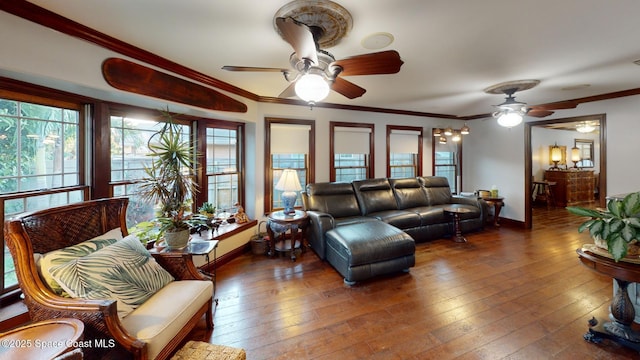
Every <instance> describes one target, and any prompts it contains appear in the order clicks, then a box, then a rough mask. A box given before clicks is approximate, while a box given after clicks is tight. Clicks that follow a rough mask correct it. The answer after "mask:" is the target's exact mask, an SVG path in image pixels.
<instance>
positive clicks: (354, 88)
mask: <svg viewBox="0 0 640 360" xmlns="http://www.w3.org/2000/svg"><path fill="white" fill-rule="evenodd" d="M331 90H333V91H335V92H337V93H340V94H342V95H344V96H346V97H347V98H349V99H355V98H357V97H360V96H362V95H364V93H365V92H367V90H365V89H363V88H361V87H360V86H358V85H356V84H354V83H352V82H349V81H347V80H345V79H342V78H340V77H337V78H336V79H335V81H334V82H333V84H331Z"/></svg>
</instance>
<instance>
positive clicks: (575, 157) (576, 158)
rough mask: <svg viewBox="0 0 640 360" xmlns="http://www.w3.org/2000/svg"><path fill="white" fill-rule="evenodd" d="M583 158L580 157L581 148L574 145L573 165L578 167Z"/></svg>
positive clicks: (572, 152) (572, 150)
mask: <svg viewBox="0 0 640 360" xmlns="http://www.w3.org/2000/svg"><path fill="white" fill-rule="evenodd" d="M580 160H582V159H581V158H580V149H578V148H577V147H575V146H574V147H572V148H571V161H573V167H574V168H576V169H577V168H578V162H579V161H580Z"/></svg>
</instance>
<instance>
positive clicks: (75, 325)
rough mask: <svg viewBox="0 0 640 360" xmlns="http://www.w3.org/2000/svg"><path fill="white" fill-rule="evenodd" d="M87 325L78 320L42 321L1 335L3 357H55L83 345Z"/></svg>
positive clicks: (1, 353)
mask: <svg viewBox="0 0 640 360" xmlns="http://www.w3.org/2000/svg"><path fill="white" fill-rule="evenodd" d="M83 335H84V324H83V323H82V321H80V320H78V319H71V318H59V319H51V320H45V321H39V322H36V323H33V324H29V325H25V326H22V327H19V328H16V329H13V330H9V331H7V332H5V333H1V334H0V344H1V345H2V346H0V359H2V360H4V359H53V358H55V357H56V356H59V355H61V354H64V353H65V352H67V351H71V350H73V349H75V348H77V347H86V346H82V345H81V344H80V342H81V341H82V337H83Z"/></svg>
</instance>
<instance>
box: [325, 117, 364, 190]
mask: <svg viewBox="0 0 640 360" xmlns="http://www.w3.org/2000/svg"><path fill="white" fill-rule="evenodd" d="M336 127H352V128H361V129H370V130H371V132H370V133H369V160H368V161H369V169H368V171H367V178H369V179H371V178H373V177H374V175H373V174H375V170H374V167H375V166H374V164H375V156H374V154H375V124H370V123H353V122H340V121H331V122H329V181H336V166H335V160H334V158H335V155H336V154H335V128H336Z"/></svg>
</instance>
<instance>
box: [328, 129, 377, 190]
mask: <svg viewBox="0 0 640 360" xmlns="http://www.w3.org/2000/svg"><path fill="white" fill-rule="evenodd" d="M329 126H330V141H331V144H330V147H331V157H332V159H333V161H332V163H331V166H330V172H331V176H330V180H331V181H341V182H350V181H353V180H361V179H367V178H372V177H373V173H374V172H373V160H372V159H373V153H374V151H373V149H374V147H373V129H374V125H373V124H359V123H340V122H333V121H332V122H331V123H330V125H329Z"/></svg>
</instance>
